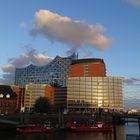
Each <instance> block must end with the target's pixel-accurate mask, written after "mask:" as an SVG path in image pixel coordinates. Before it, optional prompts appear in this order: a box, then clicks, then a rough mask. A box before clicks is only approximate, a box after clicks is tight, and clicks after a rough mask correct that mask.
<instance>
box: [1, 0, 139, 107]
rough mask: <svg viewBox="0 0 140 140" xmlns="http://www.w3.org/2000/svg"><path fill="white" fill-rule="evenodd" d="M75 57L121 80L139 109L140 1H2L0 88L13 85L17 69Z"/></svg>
mask: <svg viewBox="0 0 140 140" xmlns="http://www.w3.org/2000/svg"><path fill="white" fill-rule="evenodd" d="M75 51H76V52H78V54H79V57H80V58H85V57H98V58H103V59H104V61H105V63H106V67H107V75H108V76H122V77H125V84H124V99H125V101H126V103H128V102H129V103H130V101H131V106H133V105H135V106H137V107H139V108H140V103H139V101H140V0H106V1H103V0H12V1H11V0H1V1H0V84H10V83H13V82H14V71H15V67H18V68H20V67H26V66H28V65H29V64H31V63H32V64H34V65H39V66H40V65H45V64H47V63H49V62H50V61H51V60H52V59H53V58H54V57H55V56H56V55H60V56H67V55H69V54H71V53H73V52H75Z"/></svg>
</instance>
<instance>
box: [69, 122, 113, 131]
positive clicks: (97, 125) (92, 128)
mask: <svg viewBox="0 0 140 140" xmlns="http://www.w3.org/2000/svg"><path fill="white" fill-rule="evenodd" d="M69 129H70V131H72V132H110V131H112V125H108V124H105V123H103V122H96V123H95V124H94V125H87V124H82V125H76V124H75V125H72V126H70V127H69Z"/></svg>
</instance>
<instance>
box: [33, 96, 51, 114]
mask: <svg viewBox="0 0 140 140" xmlns="http://www.w3.org/2000/svg"><path fill="white" fill-rule="evenodd" d="M50 107H51V105H50V102H49V100H48V98H47V97H39V98H38V99H37V100H36V102H35V105H34V111H35V112H38V113H48V112H49V110H50Z"/></svg>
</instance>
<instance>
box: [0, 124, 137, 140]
mask: <svg viewBox="0 0 140 140" xmlns="http://www.w3.org/2000/svg"><path fill="white" fill-rule="evenodd" d="M116 132H117V140H125V139H126V137H125V136H126V134H138V133H139V129H138V125H137V124H135V123H131V124H128V125H120V126H117V128H116ZM0 140H113V133H93V132H92V133H91V132H90V133H72V132H55V133H50V134H43V133H42V134H40V133H37V134H20V135H0Z"/></svg>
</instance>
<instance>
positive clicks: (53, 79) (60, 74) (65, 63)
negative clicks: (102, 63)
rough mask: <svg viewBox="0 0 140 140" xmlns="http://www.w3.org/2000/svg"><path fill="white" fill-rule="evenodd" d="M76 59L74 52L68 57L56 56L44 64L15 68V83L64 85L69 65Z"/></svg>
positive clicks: (23, 84) (22, 85) (19, 84)
mask: <svg viewBox="0 0 140 140" xmlns="http://www.w3.org/2000/svg"><path fill="white" fill-rule="evenodd" d="M74 59H77V55H76V54H75V53H74V54H72V55H71V56H68V57H60V56H56V57H55V58H54V60H53V61H52V62H50V63H49V64H47V65H45V66H35V65H32V64H31V65H29V66H27V67H25V68H16V71H15V85H18V86H19V87H22V88H23V87H25V85H26V84H28V83H32V84H51V85H52V84H55V85H58V86H60V87H66V82H67V75H68V70H69V65H70V64H71V63H72V60H74Z"/></svg>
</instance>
